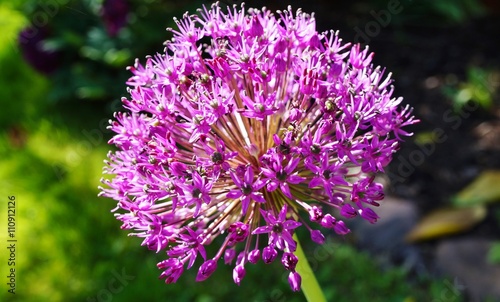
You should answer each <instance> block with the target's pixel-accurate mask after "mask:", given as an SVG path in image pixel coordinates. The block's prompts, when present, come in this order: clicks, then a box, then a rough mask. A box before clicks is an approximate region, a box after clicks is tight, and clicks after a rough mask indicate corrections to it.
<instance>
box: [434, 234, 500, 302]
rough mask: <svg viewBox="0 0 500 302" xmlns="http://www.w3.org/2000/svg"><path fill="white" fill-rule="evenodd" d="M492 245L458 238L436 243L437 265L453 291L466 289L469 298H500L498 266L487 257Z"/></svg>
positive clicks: (486, 242) (485, 241) (475, 239)
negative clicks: (451, 282) (448, 280)
mask: <svg viewBox="0 0 500 302" xmlns="http://www.w3.org/2000/svg"><path fill="white" fill-rule="evenodd" d="M491 245H492V241H490V240H487V239H482V238H461V239H448V240H443V241H441V242H440V243H439V244H438V246H437V249H436V259H435V261H436V266H437V268H438V269H440V270H441V271H442V273H443V274H445V275H446V276H448V277H451V278H452V279H453V280H454V286H453V288H452V289H453V291H455V292H457V291H458V292H460V291H461V290H465V291H467V293H468V295H469V299H468V301H484V299H485V298H487V297H489V298H490V299H493V300H489V301H500V265H493V264H491V263H489V262H488V260H487V255H488V252H489V250H490V247H491ZM457 287H458V288H457ZM453 291H452V292H453ZM452 292H450V294H451V293H452Z"/></svg>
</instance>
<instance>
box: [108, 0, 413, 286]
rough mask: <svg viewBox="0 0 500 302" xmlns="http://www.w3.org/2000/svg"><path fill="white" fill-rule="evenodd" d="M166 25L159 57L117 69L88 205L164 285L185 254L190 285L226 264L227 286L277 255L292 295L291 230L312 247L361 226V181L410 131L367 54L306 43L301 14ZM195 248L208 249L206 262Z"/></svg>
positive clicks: (374, 195)
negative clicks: (116, 102)
mask: <svg viewBox="0 0 500 302" xmlns="http://www.w3.org/2000/svg"><path fill="white" fill-rule="evenodd" d="M176 23H177V25H178V29H176V30H174V29H170V31H171V32H172V33H173V38H172V39H171V40H169V41H167V42H166V49H165V52H164V53H161V54H156V55H155V56H153V57H148V58H147V59H146V62H145V64H144V65H141V64H139V62H138V61H136V64H135V65H134V66H133V67H130V70H131V72H132V74H133V75H132V77H131V78H130V79H129V80H128V82H127V84H128V85H129V86H130V88H129V92H130V97H129V99H126V98H124V99H123V103H124V106H125V108H126V109H128V110H129V112H127V113H117V114H116V115H115V119H114V121H112V122H111V126H110V128H111V129H112V130H113V131H114V132H116V135H115V136H114V137H113V138H112V139H111V140H110V143H111V144H114V145H116V147H117V148H118V150H117V151H115V152H110V153H109V155H108V157H109V161H106V167H105V169H104V173H105V174H110V175H113V176H112V177H111V178H107V179H104V180H103V183H104V184H105V185H106V188H101V195H103V196H106V197H110V198H113V199H115V200H117V201H118V205H117V207H116V208H115V209H114V211H117V212H118V213H117V214H115V215H116V218H117V219H119V220H121V221H122V222H123V226H122V228H124V229H130V230H133V231H135V232H134V233H132V234H133V235H136V236H138V237H142V238H144V242H143V245H146V246H148V248H150V249H152V250H155V251H156V252H159V251H165V252H166V256H167V259H166V260H164V261H162V262H160V263H159V264H158V267H159V268H160V269H162V270H164V272H163V273H162V274H161V276H160V277H161V278H166V280H165V282H166V283H171V282H175V281H176V280H177V279H178V278H179V276H180V275H181V274H182V272H183V271H184V269H185V268H186V269H189V268H190V267H192V266H193V265H194V263H195V260H196V259H197V256H198V255H201V257H202V258H203V264H202V265H201V266H200V267H199V272H198V276H197V278H196V280H198V281H203V280H205V279H206V278H208V277H209V276H210V275H211V274H212V273H213V272H214V270H215V269H216V267H217V263H218V261H219V260H220V259H221V258H223V259H224V260H223V261H225V262H226V263H227V264H231V265H233V260H235V259H236V261H235V263H234V266H235V268H234V270H233V279H234V281H235V283H237V284H240V282H242V279H243V277H244V276H245V272H246V270H245V265H246V264H247V263H252V264H255V263H257V262H258V261H259V260H260V259H262V260H263V262H264V263H271V262H273V261H274V260H275V259H276V258H277V257H278V255H281V257H282V264H283V266H284V268H285V269H286V270H288V271H290V274H289V282H290V285H291V287H292V289H293V290H299V289H300V283H301V276H300V275H299V274H298V273H297V272H296V271H295V267H296V265H297V262H298V258H297V257H296V255H295V250H296V246H297V243H296V242H295V240H294V239H293V234H294V232H295V229H297V228H299V227H305V228H307V229H308V231H309V232H310V234H311V239H312V240H313V241H315V242H316V243H318V244H323V243H324V242H325V236H324V235H323V233H324V232H325V231H323V232H321V231H320V230H319V229H320V228H326V229H327V230H328V229H330V230H331V231H333V232H335V233H337V234H340V235H345V234H347V233H348V232H349V229H348V228H347V227H346V225H345V223H344V221H343V220H341V219H343V218H353V217H356V216H358V214H359V216H360V217H362V218H363V219H366V220H368V221H370V222H375V221H376V220H377V218H378V216H377V214H376V213H375V211H374V210H373V207H377V206H378V205H379V203H378V202H379V201H380V200H381V199H382V198H383V196H384V195H383V187H382V185H381V184H378V183H376V182H375V181H374V179H375V178H374V175H375V173H378V172H383V170H384V167H385V166H387V164H388V163H389V162H390V161H391V159H392V156H393V154H394V152H395V151H396V150H397V148H398V144H399V141H401V136H408V135H411V134H410V133H408V132H407V131H405V130H403V128H404V127H405V126H408V125H411V124H414V123H416V122H418V120H416V119H414V117H413V116H412V115H411V112H412V110H411V109H410V108H409V107H404V108H400V107H399V105H400V103H401V102H402V98H395V97H393V96H392V94H393V91H394V88H393V87H392V86H391V85H390V83H391V79H390V74H389V75H388V76H384V73H385V69H384V68H380V67H374V66H373V65H372V63H371V62H372V58H373V54H372V53H369V52H368V48H365V49H363V50H361V49H360V46H359V45H351V44H350V43H343V42H342V40H341V39H340V38H339V36H338V33H337V32H334V31H328V32H324V33H318V32H317V31H316V29H315V19H314V15H309V14H306V13H303V12H302V11H300V10H298V11H297V12H296V13H294V12H293V11H292V9H291V8H288V9H287V10H285V11H278V12H277V13H276V14H273V13H271V12H270V11H268V10H266V9H262V10H257V9H249V10H245V8H244V7H243V5H242V6H241V8H238V7H236V6H234V7H233V8H228V12H227V13H224V12H223V11H222V9H221V8H220V7H219V6H218V4H214V5H212V6H211V8H203V9H201V10H199V14H198V15H188V14H186V15H184V17H183V18H182V19H181V20H176ZM305 217H309V221H307V220H306V218H305ZM209 244H214V245H217V246H218V247H220V248H219V250H218V251H217V252H216V253H215V255H208V257H207V254H206V251H205V248H204V246H206V245H209ZM236 255H237V256H236Z"/></svg>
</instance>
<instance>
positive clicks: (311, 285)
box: [293, 234, 326, 302]
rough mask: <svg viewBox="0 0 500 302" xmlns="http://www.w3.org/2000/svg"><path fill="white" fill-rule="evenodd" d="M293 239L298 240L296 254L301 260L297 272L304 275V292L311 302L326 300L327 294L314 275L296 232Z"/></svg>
mask: <svg viewBox="0 0 500 302" xmlns="http://www.w3.org/2000/svg"><path fill="white" fill-rule="evenodd" d="M293 239H294V240H295V241H297V250H296V251H295V256H297V258H299V262H298V263H297V267H296V269H297V273H299V274H300V276H301V277H302V286H301V287H302V292H304V296H306V299H307V301H309V302H313V301H314V302H326V299H325V296H324V295H323V291H322V290H321V287H320V286H319V283H318V280H316V276H315V275H314V272H313V270H312V269H311V266H310V265H309V262H308V261H307V258H306V255H305V254H304V251H303V250H302V247H301V246H300V242H299V238H297V236H296V235H295V234H294V235H293Z"/></svg>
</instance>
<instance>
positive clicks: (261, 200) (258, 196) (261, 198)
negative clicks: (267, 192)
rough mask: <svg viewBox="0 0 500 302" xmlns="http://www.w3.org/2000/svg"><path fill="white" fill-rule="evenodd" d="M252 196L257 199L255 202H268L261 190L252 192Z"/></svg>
mask: <svg viewBox="0 0 500 302" xmlns="http://www.w3.org/2000/svg"><path fill="white" fill-rule="evenodd" d="M250 196H251V197H252V199H253V200H255V202H266V199H265V198H264V195H262V193H260V192H258V193H252V194H251V195H250Z"/></svg>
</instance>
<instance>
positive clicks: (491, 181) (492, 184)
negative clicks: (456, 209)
mask: <svg viewBox="0 0 500 302" xmlns="http://www.w3.org/2000/svg"><path fill="white" fill-rule="evenodd" d="M495 201H500V171H496V170H492V171H484V172H483V173H481V175H479V176H478V177H477V178H476V179H475V180H474V181H473V182H472V183H471V184H470V185H468V186H467V187H465V188H464V189H463V190H462V191H460V192H459V193H458V194H457V195H456V196H455V198H453V202H454V203H455V204H456V205H457V206H472V205H477V204H486V203H491V202H495Z"/></svg>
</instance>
